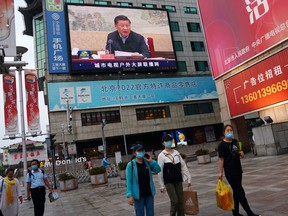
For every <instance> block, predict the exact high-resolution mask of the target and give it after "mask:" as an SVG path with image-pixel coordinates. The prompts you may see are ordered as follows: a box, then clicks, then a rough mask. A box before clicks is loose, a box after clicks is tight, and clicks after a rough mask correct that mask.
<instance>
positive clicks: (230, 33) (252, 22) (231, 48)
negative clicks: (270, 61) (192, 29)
mask: <svg viewBox="0 0 288 216" xmlns="http://www.w3.org/2000/svg"><path fill="white" fill-rule="evenodd" d="M198 4H199V8H200V12H201V17H202V22H203V26H204V32H205V36H206V41H207V46H208V52H209V56H210V62H211V65H212V73H213V77H214V78H217V77H219V76H221V75H222V74H224V73H225V72H227V71H229V70H231V69H233V68H235V67H236V66H238V65H240V64H242V63H244V62H245V61H247V60H249V59H251V58H253V57H254V56H256V55H258V54H260V53H262V52H264V51H265V50H267V49H269V48H271V47H273V46H274V45H276V44H278V43H280V42H281V41H284V40H286V39H287V37H288V14H287V10H286V9H287V7H288V1H287V0H233V1H227V0H217V1H215V0H198Z"/></svg>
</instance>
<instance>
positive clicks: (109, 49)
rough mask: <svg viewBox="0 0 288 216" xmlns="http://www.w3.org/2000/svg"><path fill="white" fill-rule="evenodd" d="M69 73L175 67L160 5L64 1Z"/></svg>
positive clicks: (166, 18)
mask: <svg viewBox="0 0 288 216" xmlns="http://www.w3.org/2000/svg"><path fill="white" fill-rule="evenodd" d="M66 18H67V22H68V23H69V24H68V37H67V39H68V40H69V41H70V43H69V45H70V46H69V47H70V50H68V51H70V60H71V67H70V69H71V71H70V72H71V74H83V73H86V74H87V73H88V74H89V73H105V72H107V73H113V72H119V71H128V72H129V71H131V72H153V71H176V70H177V63H176V56H175V52H174V49H173V40H172V35H171V31H170V26H169V17H168V12H167V11H166V10H163V9H148V8H124V7H112V6H110V7H108V6H98V5H82V4H81V5H76V4H66Z"/></svg>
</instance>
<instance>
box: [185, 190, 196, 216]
mask: <svg viewBox="0 0 288 216" xmlns="http://www.w3.org/2000/svg"><path fill="white" fill-rule="evenodd" d="M183 200H184V211H185V214H187V215H197V214H198V213H199V204H198V196H197V192H196V191H192V190H190V189H189V188H188V190H184V191H183Z"/></svg>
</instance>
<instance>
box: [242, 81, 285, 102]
mask: <svg viewBox="0 0 288 216" xmlns="http://www.w3.org/2000/svg"><path fill="white" fill-rule="evenodd" d="M287 89H288V80H282V81H281V82H277V83H274V84H272V85H271V86H267V87H265V88H262V89H259V90H258V91H254V92H252V93H249V94H246V95H244V96H242V97H241V98H240V99H241V101H242V104H247V103H250V102H253V101H256V100H258V99H261V98H264V97H266V96H270V95H273V94H276V93H277V92H281V91H285V90H287Z"/></svg>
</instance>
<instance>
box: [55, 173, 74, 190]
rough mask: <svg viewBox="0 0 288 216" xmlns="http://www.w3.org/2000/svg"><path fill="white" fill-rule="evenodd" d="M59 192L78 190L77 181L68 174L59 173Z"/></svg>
mask: <svg viewBox="0 0 288 216" xmlns="http://www.w3.org/2000/svg"><path fill="white" fill-rule="evenodd" d="M59 185H60V191H69V190H74V189H76V188H78V181H77V178H75V176H73V175H72V174H70V173H61V174H60V175H59Z"/></svg>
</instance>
